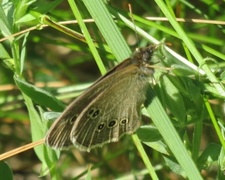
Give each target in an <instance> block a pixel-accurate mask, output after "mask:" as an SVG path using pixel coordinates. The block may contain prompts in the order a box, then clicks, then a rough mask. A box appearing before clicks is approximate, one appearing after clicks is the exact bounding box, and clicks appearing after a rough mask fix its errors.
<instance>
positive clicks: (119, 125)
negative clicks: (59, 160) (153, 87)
mask: <svg viewBox="0 0 225 180" xmlns="http://www.w3.org/2000/svg"><path fill="white" fill-rule="evenodd" d="M117 75H119V78H116V79H117V81H115V82H114V83H110V84H111V86H110V87H108V88H107V91H104V93H103V92H102V93H100V94H98V95H97V96H96V97H95V99H94V100H93V101H91V102H90V103H89V104H88V106H87V107H86V108H85V109H84V110H83V111H82V112H81V114H80V115H79V116H78V117H77V120H76V122H75V124H74V126H73V128H72V131H71V134H70V138H71V141H72V142H73V144H74V145H75V146H76V147H78V148H79V149H81V150H86V151H90V150H91V149H92V148H94V147H96V146H102V145H103V144H105V143H109V142H115V141H118V140H119V138H120V137H121V136H123V135H124V134H131V133H133V132H134V131H135V130H136V129H137V128H138V127H139V126H140V119H141V112H140V110H141V105H142V104H143V102H144V101H145V98H146V91H147V87H148V85H149V84H148V78H147V77H145V76H143V73H142V72H140V69H139V68H138V67H137V66H134V65H130V66H128V67H126V68H124V69H122V70H121V72H120V71H117V72H115V74H114V75H113V76H114V77H113V78H115V77H117ZM108 80H110V79H107V81H108Z"/></svg>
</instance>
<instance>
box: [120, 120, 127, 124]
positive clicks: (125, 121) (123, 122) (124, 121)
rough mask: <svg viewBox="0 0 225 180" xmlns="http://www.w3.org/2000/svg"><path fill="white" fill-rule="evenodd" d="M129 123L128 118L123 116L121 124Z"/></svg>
mask: <svg viewBox="0 0 225 180" xmlns="http://www.w3.org/2000/svg"><path fill="white" fill-rule="evenodd" d="M127 123H128V119H127V118H123V119H121V120H120V125H125V124H127Z"/></svg>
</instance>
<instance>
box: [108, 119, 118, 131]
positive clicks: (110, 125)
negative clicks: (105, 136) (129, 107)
mask: <svg viewBox="0 0 225 180" xmlns="http://www.w3.org/2000/svg"><path fill="white" fill-rule="evenodd" d="M117 124H118V123H117V119H112V120H110V121H109V122H108V124H107V127H108V128H110V129H111V128H114V127H116V126H117Z"/></svg>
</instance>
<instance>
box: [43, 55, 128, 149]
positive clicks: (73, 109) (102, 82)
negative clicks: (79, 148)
mask: <svg viewBox="0 0 225 180" xmlns="http://www.w3.org/2000/svg"><path fill="white" fill-rule="evenodd" d="M129 64H130V59H127V60H125V61H123V62H122V63H120V64H119V65H117V66H116V67H114V68H113V69H111V70H110V71H109V72H107V73H106V74H105V75H104V76H102V77H100V78H99V79H98V80H97V81H96V82H95V83H94V84H93V85H92V86H91V87H89V89H88V90H86V91H85V92H84V93H83V94H81V95H80V96H79V97H77V98H76V99H75V100H74V101H73V102H72V103H71V104H70V105H69V106H68V107H67V108H66V109H65V110H64V111H63V113H62V114H61V116H60V117H59V118H58V119H57V120H55V122H54V123H53V124H52V126H51V127H50V129H49V131H48V133H47V135H46V137H45V143H46V144H47V145H48V146H51V147H53V148H56V149H58V148H59V149H60V148H65V147H68V146H70V145H73V143H72V142H71V139H70V133H71V131H72V128H73V125H74V122H75V121H76V119H77V117H78V116H79V115H80V113H81V112H82V111H83V110H84V109H85V108H87V107H86V106H87V105H88V104H90V103H91V102H93V101H94V99H95V97H97V96H99V94H103V93H104V92H105V91H106V90H107V89H108V88H109V87H110V86H111V83H115V82H116V81H117V80H116V79H115V78H114V73H115V72H116V71H117V69H123V67H124V66H128V65H129ZM108 80H109V82H110V83H106V81H108Z"/></svg>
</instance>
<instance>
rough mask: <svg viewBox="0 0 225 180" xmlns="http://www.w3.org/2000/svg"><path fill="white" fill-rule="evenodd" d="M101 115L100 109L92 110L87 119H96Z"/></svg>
mask: <svg viewBox="0 0 225 180" xmlns="http://www.w3.org/2000/svg"><path fill="white" fill-rule="evenodd" d="M99 114H100V110H99V109H98V108H91V109H90V111H89V112H88V114H87V117H88V118H90V119H96V118H97V117H98V115H99Z"/></svg>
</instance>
